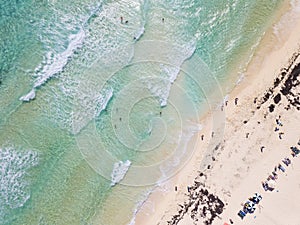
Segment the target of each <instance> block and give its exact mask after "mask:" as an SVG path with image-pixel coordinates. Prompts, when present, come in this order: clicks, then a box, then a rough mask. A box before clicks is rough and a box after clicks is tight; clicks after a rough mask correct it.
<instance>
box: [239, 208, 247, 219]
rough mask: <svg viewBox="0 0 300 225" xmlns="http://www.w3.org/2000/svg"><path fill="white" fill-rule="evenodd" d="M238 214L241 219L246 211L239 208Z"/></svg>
mask: <svg viewBox="0 0 300 225" xmlns="http://www.w3.org/2000/svg"><path fill="white" fill-rule="evenodd" d="M238 216H239V217H241V219H244V217H245V216H246V213H245V212H244V211H243V210H240V211H239V212H238Z"/></svg>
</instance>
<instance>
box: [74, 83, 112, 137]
mask: <svg viewBox="0 0 300 225" xmlns="http://www.w3.org/2000/svg"><path fill="white" fill-rule="evenodd" d="M112 97H113V89H112V88H110V89H104V90H102V91H101V92H100V93H97V94H95V95H93V96H91V95H88V94H86V93H84V92H83V93H82V94H81V95H79V96H78V99H77V102H78V106H76V107H77V108H76V110H74V112H73V113H72V122H73V133H74V134H77V133H79V132H80V131H81V129H82V128H84V127H85V126H86V125H87V124H88V123H89V122H90V121H91V120H92V119H94V118H95V117H97V116H99V115H100V113H101V112H102V111H103V110H105V109H106V107H107V104H108V103H109V101H110V100H111V98H112ZM83 113H84V115H83Z"/></svg>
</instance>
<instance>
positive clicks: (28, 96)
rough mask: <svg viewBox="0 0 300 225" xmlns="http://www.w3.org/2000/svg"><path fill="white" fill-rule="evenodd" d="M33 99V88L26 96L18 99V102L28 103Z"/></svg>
mask: <svg viewBox="0 0 300 225" xmlns="http://www.w3.org/2000/svg"><path fill="white" fill-rule="evenodd" d="M34 98H35V90H34V88H32V90H31V91H30V92H29V93H28V94H27V95H23V96H22V97H21V98H19V100H20V101H23V102H29V101H30V100H33V99H34Z"/></svg>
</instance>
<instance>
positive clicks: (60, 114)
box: [0, 0, 281, 225]
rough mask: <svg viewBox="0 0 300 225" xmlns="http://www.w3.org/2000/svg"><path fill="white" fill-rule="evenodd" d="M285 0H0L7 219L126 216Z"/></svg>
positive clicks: (0, 134) (178, 157) (0, 142)
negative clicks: (70, 0)
mask: <svg viewBox="0 0 300 225" xmlns="http://www.w3.org/2000/svg"><path fill="white" fill-rule="evenodd" d="M280 3H281V1H279V0H278V1H273V0H272V1H271V0H263V1H242V0H231V1H228V2H227V3H226V4H225V3H224V1H215V0H214V1H211V0H210V1H208V0H207V1H206V0H203V1H196V0H195V1H191V0H190V1H187V0H185V1H179V0H178V1H174V0H173V1H165V2H157V1H148V0H144V1H142V0H140V1H125V0H123V1H92V0H89V1H88V0H85V1H72V4H70V2H68V1H59V2H56V1H50V0H49V1H35V0H31V1H4V0H1V1H0V15H1V16H0V24H1V26H0V39H1V41H0V61H1V63H0V79H1V83H0V95H1V100H0V149H1V150H0V162H1V167H0V168H1V173H0V174H1V175H0V181H1V183H0V185H1V186H0V191H1V193H0V197H1V201H0V209H1V213H0V224H105V225H109V224H128V223H129V222H130V221H131V220H132V216H133V214H134V210H135V207H136V205H138V202H139V201H140V200H141V199H143V198H144V197H145V196H146V195H147V193H148V192H149V191H151V188H152V187H153V186H154V185H156V184H157V183H159V182H162V181H164V180H166V179H168V178H169V177H170V176H173V175H174V174H175V173H176V172H177V171H179V170H180V169H181V168H182V166H184V165H185V164H186V163H188V160H189V157H190V156H191V155H192V153H193V151H194V150H195V149H194V146H195V143H196V141H197V140H196V139H195V138H193V137H194V135H195V134H196V133H197V132H198V131H199V130H200V129H201V124H200V123H199V119H200V117H201V114H202V113H203V112H204V111H205V110H206V109H209V108H210V109H213V108H214V107H215V106H217V105H218V104H219V103H220V101H221V100H222V98H223V97H224V94H225V93H224V89H223V87H222V83H224V81H225V80H227V79H229V78H230V76H234V77H236V78H237V75H232V74H230V71H232V70H234V69H235V68H239V70H241V71H242V70H243V68H245V62H246V61H247V59H248V58H249V57H250V56H251V54H252V53H253V51H254V47H255V46H256V45H257V42H258V41H259V40H260V38H261V36H262V35H263V33H264V31H265V29H266V26H267V25H268V24H269V21H270V20H272V18H273V13H274V12H275V11H276V9H277V7H278V6H279V5H280ZM28 94H29V95H28ZM22 97H23V98H22ZM20 98H21V99H20ZM22 100H27V101H26V102H25V101H22ZM9 177H15V179H9V180H8V178H9ZM116 213H118V215H119V216H118V217H116V216H114V215H115V214H116Z"/></svg>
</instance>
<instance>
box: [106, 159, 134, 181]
mask: <svg viewBox="0 0 300 225" xmlns="http://www.w3.org/2000/svg"><path fill="white" fill-rule="evenodd" d="M130 165H131V162H130V161H129V160H126V161H125V162H123V161H119V162H117V163H115V164H114V168H113V171H112V173H111V184H110V185H111V186H115V185H116V184H117V183H119V182H120V181H121V180H123V178H124V177H125V175H126V173H127V171H128V169H129V167H130Z"/></svg>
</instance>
